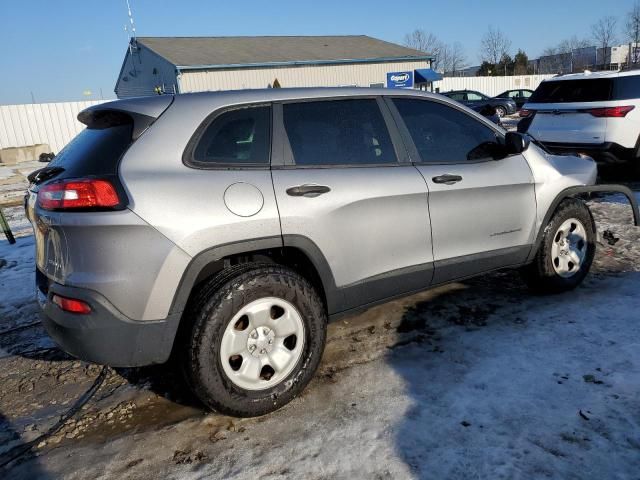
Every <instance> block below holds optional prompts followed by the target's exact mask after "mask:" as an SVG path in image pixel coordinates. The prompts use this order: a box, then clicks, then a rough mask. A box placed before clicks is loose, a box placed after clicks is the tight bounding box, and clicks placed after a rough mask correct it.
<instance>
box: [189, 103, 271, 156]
mask: <svg viewBox="0 0 640 480" xmlns="http://www.w3.org/2000/svg"><path fill="white" fill-rule="evenodd" d="M270 124H271V107H268V106H260V107H248V108H239V109H237V110H230V111H228V112H225V113H222V114H221V115H219V116H218V117H216V118H215V119H214V120H213V122H211V123H210V124H209V126H207V128H206V129H205V131H204V132H203V134H202V135H201V136H200V138H199V139H198V144H197V145H196V147H195V149H194V151H193V163H196V164H200V165H202V166H206V165H216V164H235V165H268V164H269V142H270V136H271V131H270Z"/></svg>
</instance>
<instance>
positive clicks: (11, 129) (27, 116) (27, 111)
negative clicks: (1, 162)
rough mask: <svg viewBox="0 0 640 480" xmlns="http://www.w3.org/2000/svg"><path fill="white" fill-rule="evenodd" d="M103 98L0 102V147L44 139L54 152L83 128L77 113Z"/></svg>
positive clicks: (20, 145)
mask: <svg viewBox="0 0 640 480" xmlns="http://www.w3.org/2000/svg"><path fill="white" fill-rule="evenodd" d="M104 101H106V100H97V101H86V102H65V103H36V104H26V105H0V148H8V147H26V146H29V145H36V144H40V143H46V144H48V145H49V147H51V151H52V152H54V153H57V152H59V151H60V149H62V147H64V146H65V145H66V144H67V143H69V141H70V140H71V139H72V138H73V137H75V136H76V135H77V134H78V133H80V131H81V130H82V129H83V128H84V125H83V124H82V123H80V122H79V121H78V120H77V117H78V113H80V111H82V110H84V109H85V108H88V107H90V106H92V105H97V104H99V103H103V102H104Z"/></svg>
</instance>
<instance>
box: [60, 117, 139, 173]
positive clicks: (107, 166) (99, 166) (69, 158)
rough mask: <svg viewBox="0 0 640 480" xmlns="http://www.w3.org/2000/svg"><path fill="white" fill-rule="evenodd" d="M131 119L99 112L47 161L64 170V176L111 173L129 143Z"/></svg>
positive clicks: (130, 138)
mask: <svg viewBox="0 0 640 480" xmlns="http://www.w3.org/2000/svg"><path fill="white" fill-rule="evenodd" d="M132 135H133V120H132V119H131V117H129V116H128V115H126V114H122V113H118V112H103V113H97V114H94V119H93V121H92V122H91V123H90V124H89V126H88V127H87V128H85V129H84V130H83V131H82V132H80V133H79V134H78V135H77V136H76V137H75V138H74V139H73V140H71V142H69V143H68V144H67V145H66V146H65V147H64V148H63V149H62V150H60V152H59V153H58V154H57V155H56V156H55V157H54V159H53V160H52V161H51V162H50V163H49V166H50V167H61V168H63V169H64V175H63V176H62V177H64V178H72V177H80V176H85V175H114V174H116V173H117V170H118V162H119V160H120V157H122V154H123V153H124V152H125V151H126V149H127V148H128V147H129V145H130V144H131V142H132Z"/></svg>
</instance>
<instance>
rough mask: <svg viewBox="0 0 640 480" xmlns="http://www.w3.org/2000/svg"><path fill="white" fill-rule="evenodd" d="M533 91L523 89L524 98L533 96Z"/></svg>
mask: <svg viewBox="0 0 640 480" xmlns="http://www.w3.org/2000/svg"><path fill="white" fill-rule="evenodd" d="M532 93H533V92H530V91H529V90H522V96H523V97H524V98H529V97H530V96H531V94H532Z"/></svg>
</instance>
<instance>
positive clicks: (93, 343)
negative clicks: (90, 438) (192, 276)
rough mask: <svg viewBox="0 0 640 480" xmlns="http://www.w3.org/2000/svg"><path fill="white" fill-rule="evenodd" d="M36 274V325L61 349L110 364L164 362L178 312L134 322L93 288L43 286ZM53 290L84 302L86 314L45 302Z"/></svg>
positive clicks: (126, 364) (131, 364)
mask: <svg viewBox="0 0 640 480" xmlns="http://www.w3.org/2000/svg"><path fill="white" fill-rule="evenodd" d="M37 277H39V281H38V282H37V283H38V288H37V290H36V291H37V297H38V303H39V305H40V308H41V310H42V315H41V318H42V323H43V325H44V327H45V328H46V330H47V332H48V333H49V335H50V336H51V338H52V339H53V340H54V341H55V342H56V343H57V344H58V345H59V346H60V347H61V348H62V349H63V350H64V351H66V352H67V353H69V354H71V355H73V356H74V357H77V358H80V359H82V360H86V361H89V362H94V363H99V364H102V365H110V366H113V367H137V366H144V365H151V364H159V363H164V362H166V361H167V360H168V358H169V355H170V354H171V349H172V347H173V340H174V338H175V335H176V331H177V328H178V324H179V322H180V315H173V316H170V317H168V318H166V319H164V320H159V321H134V320H131V319H129V318H127V317H126V316H124V315H123V314H122V313H120V312H119V311H118V310H117V309H116V308H115V307H114V306H113V305H111V303H109V301H108V300H107V299H106V298H104V297H103V296H102V295H100V294H99V293H97V292H93V291H91V290H86V289H81V288H74V287H65V286H63V285H59V284H57V283H50V284H49V285H48V288H43V285H42V277H43V275H42V273H40V272H38V273H37ZM54 293H57V294H59V295H62V296H65V297H69V298H76V299H80V300H83V301H85V302H87V303H88V304H89V305H90V306H91V310H92V311H91V313H89V314H87V315H79V314H74V313H69V312H65V311H63V310H61V309H60V308H59V307H58V306H57V305H55V304H54V303H52V301H51V298H52V295H53V294H54Z"/></svg>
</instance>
